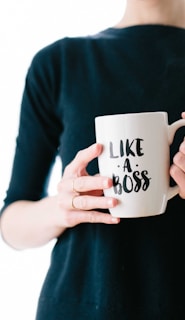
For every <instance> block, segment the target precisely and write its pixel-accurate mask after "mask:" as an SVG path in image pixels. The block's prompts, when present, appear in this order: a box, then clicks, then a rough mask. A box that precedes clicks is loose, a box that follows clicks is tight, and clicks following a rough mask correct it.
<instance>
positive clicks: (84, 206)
mask: <svg viewBox="0 0 185 320" xmlns="http://www.w3.org/2000/svg"><path fill="white" fill-rule="evenodd" d="M77 200H78V207H79V208H80V209H81V210H85V209H87V197H85V196H81V197H78V199H77Z"/></svg>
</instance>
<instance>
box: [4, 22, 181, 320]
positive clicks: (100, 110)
mask: <svg viewBox="0 0 185 320" xmlns="http://www.w3.org/2000/svg"><path fill="white" fill-rule="evenodd" d="M184 110H185V30H184V29H180V28H175V27H165V26H159V25H153V26H152V25H145V26H134V27H128V28H124V29H114V28H109V29H107V30H104V31H102V32H100V33H99V34H96V35H94V36H89V37H79V38H64V39H62V40H59V41H57V42H55V43H53V44H51V45H49V46H47V47H46V48H44V49H42V50H41V51H39V52H38V53H37V54H36V55H35V57H34V59H33V61H32V63H31V66H30V68H29V70H28V74H27V78H26V84H25V90H24V94H23V100H22V107H21V117H20V128H19V135H18V138H17V147H16V153H15V159H14V165H13V169H12V177H11V181H10V185H9V188H8V192H7V197H6V199H5V206H7V205H8V204H10V203H12V202H13V201H15V200H20V199H25V200H38V199H41V198H42V197H44V196H46V195H47V185H48V179H49V174H50V172H51V168H52V165H53V163H54V160H55V157H56V155H57V154H59V156H60V157H61V159H62V167H63V170H64V168H65V166H66V165H67V164H68V163H69V162H70V161H71V160H72V159H73V157H74V156H75V154H76V152H77V151H78V150H80V149H83V148H85V147H87V146H89V145H91V144H92V143H94V142H95V134H94V118H95V116H98V115H102V114H113V113H127V112H141V111H142V112H144V111H166V112H168V115H169V123H171V122H173V121H175V120H177V119H179V118H180V117H181V112H182V111H184ZM184 133H185V132H184V129H180V130H178V132H177V134H176V136H175V140H174V143H173V145H172V147H171V160H172V157H173V155H174V154H175V153H176V152H177V150H178V146H179V144H180V142H181V141H182V139H183V136H184ZM88 170H89V173H90V174H95V173H97V171H98V168H97V161H92V163H91V164H90V165H89V167H88ZM59 180H60V177H59ZM172 183H173V181H172ZM2 212H3V209H2ZM184 288H185V201H184V200H182V199H181V198H180V197H179V196H176V197H175V198H173V199H172V200H170V201H169V202H168V206H167V209H166V212H165V213H164V214H162V215H160V216H156V217H148V218H138V219H122V220H121V222H120V224H118V225H102V224H81V225H78V226H76V227H74V228H71V229H68V230H66V231H65V233H64V234H63V235H62V236H61V237H59V238H58V241H57V243H56V245H55V247H54V249H53V252H52V256H51V265H50V268H49V270H48V273H47V276H46V279H45V282H44V284H43V288H42V291H41V295H40V299H39V304H38V312H37V320H86V319H88V320H132V319H134V320H158V319H160V320H171V319H173V320H181V319H185V294H184Z"/></svg>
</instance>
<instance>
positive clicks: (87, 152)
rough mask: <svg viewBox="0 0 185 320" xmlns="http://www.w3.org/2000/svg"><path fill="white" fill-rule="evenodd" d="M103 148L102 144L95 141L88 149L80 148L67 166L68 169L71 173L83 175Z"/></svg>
mask: <svg viewBox="0 0 185 320" xmlns="http://www.w3.org/2000/svg"><path fill="white" fill-rule="evenodd" d="M102 148H103V147H102V145H101V144H98V143H95V144H93V145H91V146H90V147H88V148H86V149H83V150H80V151H79V152H78V153H77V155H76V157H75V158H74V159H73V160H72V162H71V163H70V164H69V165H68V166H67V167H66V171H67V172H70V175H76V176H81V175H82V173H84V170H85V169H86V167H87V165H88V164H89V162H91V161H92V160H93V159H95V158H97V157H98V156H99V155H100V153H101V152H102Z"/></svg>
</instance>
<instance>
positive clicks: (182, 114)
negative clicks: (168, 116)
mask: <svg viewBox="0 0 185 320" xmlns="http://www.w3.org/2000/svg"><path fill="white" fill-rule="evenodd" d="M181 117H182V118H184V119H185V111H183V112H182V113H181Z"/></svg>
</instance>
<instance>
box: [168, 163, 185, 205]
mask: <svg viewBox="0 0 185 320" xmlns="http://www.w3.org/2000/svg"><path fill="white" fill-rule="evenodd" d="M170 174H171V176H172V178H173V179H174V181H175V182H176V183H177V184H178V186H179V195H180V196H181V198H183V199H185V173H184V171H183V170H181V169H180V168H179V167H178V166H176V165H174V164H173V165H172V166H171V168H170Z"/></svg>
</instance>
